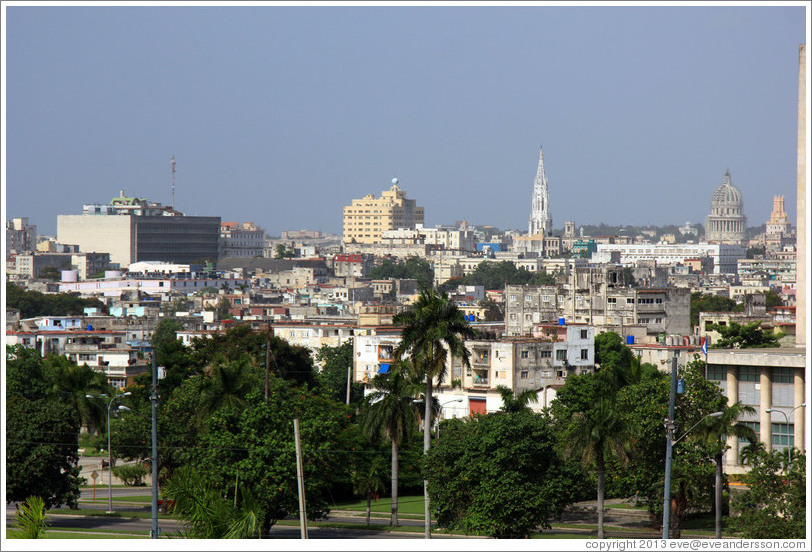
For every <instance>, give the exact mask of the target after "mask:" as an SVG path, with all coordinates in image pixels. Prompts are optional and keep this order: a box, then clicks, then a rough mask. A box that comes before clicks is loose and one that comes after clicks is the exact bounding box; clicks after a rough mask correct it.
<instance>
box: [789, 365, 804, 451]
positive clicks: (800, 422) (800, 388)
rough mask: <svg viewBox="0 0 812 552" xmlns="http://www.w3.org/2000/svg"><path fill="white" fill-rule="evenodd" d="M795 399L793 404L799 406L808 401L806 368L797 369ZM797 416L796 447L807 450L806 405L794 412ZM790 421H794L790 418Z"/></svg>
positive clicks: (795, 416)
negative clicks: (805, 380) (805, 381)
mask: <svg viewBox="0 0 812 552" xmlns="http://www.w3.org/2000/svg"><path fill="white" fill-rule="evenodd" d="M794 384H795V385H794V386H793V387H794V391H795V400H794V401H793V402H794V404H793V406H795V407H797V406H800V405H802V404H803V403H804V402H806V397H805V388H804V369H803V368H796V369H795V382H794ZM792 415H793V417H794V418H795V420H794V423H795V448H796V449H798V450H805V447H806V443H805V442H804V439H805V436H804V430H806V427H805V426H806V407H805V406H801V407H800V408H798V410H796V411H795V412H793V413H792ZM790 422H793V420H792V419H790Z"/></svg>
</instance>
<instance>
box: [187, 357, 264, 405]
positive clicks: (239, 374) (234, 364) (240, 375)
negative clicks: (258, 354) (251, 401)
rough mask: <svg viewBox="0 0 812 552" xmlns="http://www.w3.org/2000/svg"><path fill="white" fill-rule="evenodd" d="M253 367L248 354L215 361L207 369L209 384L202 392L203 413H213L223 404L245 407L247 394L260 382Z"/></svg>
mask: <svg viewBox="0 0 812 552" xmlns="http://www.w3.org/2000/svg"><path fill="white" fill-rule="evenodd" d="M253 368H254V367H253V365H252V363H251V358H250V356H248V355H243V356H242V357H240V358H239V359H238V360H234V361H225V360H223V359H220V360H218V361H215V362H213V363H212V364H211V365H210V366H209V368H208V370H207V374H208V375H209V382H208V386H207V387H206V389H205V390H204V391H203V393H202V394H201V403H202V409H201V413H202V414H204V415H205V414H211V413H212V412H214V411H215V410H217V409H218V408H220V407H223V406H229V407H236V408H244V407H245V406H246V402H245V395H246V394H247V393H248V392H249V391H251V390H252V389H256V388H257V384H258V380H257V377H256V374H255V373H254V370H253Z"/></svg>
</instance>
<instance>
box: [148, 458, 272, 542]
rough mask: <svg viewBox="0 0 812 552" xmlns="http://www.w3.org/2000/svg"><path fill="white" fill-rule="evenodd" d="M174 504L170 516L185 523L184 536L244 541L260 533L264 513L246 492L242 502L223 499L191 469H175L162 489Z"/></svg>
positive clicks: (184, 467) (243, 493)
mask: <svg viewBox="0 0 812 552" xmlns="http://www.w3.org/2000/svg"><path fill="white" fill-rule="evenodd" d="M163 493H164V497H165V498H167V499H169V500H171V501H173V506H172V514H173V516H175V517H178V518H181V519H183V520H184V521H185V522H186V529H185V535H184V536H185V537H186V538H193V539H223V538H225V539H245V538H250V537H253V536H255V535H259V536H260V537H261V536H262V535H261V534H260V528H261V527H262V520H263V518H264V513H263V511H262V507H261V505H260V503H259V501H258V500H257V499H256V497H254V495H253V494H252V493H251V492H250V491H247V490H243V491H242V492H241V500H240V501H239V502H238V501H237V497H235V498H234V501H233V502H232V500H229V499H228V498H226V497H225V496H224V495H223V493H222V492H220V491H219V490H218V489H215V488H214V487H212V486H210V485H208V484H206V483H204V482H203V480H202V478H201V477H200V474H198V473H196V472H195V471H194V470H193V469H192V468H190V467H188V466H183V467H181V468H178V469H177V470H176V471H175V473H174V474H173V475H172V478H171V479H169V480H168V481H167V482H166V484H165V486H164V489H163Z"/></svg>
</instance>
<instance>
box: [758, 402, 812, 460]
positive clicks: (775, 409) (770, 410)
mask: <svg viewBox="0 0 812 552" xmlns="http://www.w3.org/2000/svg"><path fill="white" fill-rule="evenodd" d="M802 406H806V403H805V402H803V403H801V404H799V405H798V406H796V407H795V408H793V409H792V410H790V411H789V413H790V414H792V413H793V412H795V411H796V410H798V409H799V408H801V407H802ZM764 412H778V413H779V414H781V415H782V416H783V417H784V422H785V423H786V424H787V425H789V416H787V413H786V412H784V411H783V410H778V409H777V408H768V409H767V410H765V411H764ZM770 435H772V431H770ZM787 454H788V457H787V460H788V461H787V465H788V466H789V465H790V464H792V447H791V446H787Z"/></svg>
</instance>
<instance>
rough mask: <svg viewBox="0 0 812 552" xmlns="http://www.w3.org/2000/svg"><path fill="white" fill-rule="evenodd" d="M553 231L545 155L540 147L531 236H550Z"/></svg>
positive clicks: (531, 216) (531, 218)
mask: <svg viewBox="0 0 812 552" xmlns="http://www.w3.org/2000/svg"><path fill="white" fill-rule="evenodd" d="M552 229H553V219H552V216H550V200H549V196H548V194H547V176H546V175H545V174H544V153H543V152H542V149H541V147H539V168H538V170H537V171H536V182H535V185H534V186H533V210H532V211H531V214H530V235H531V236H533V235H545V236H549V235H550V233H551V232H552Z"/></svg>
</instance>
